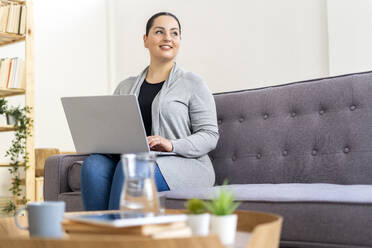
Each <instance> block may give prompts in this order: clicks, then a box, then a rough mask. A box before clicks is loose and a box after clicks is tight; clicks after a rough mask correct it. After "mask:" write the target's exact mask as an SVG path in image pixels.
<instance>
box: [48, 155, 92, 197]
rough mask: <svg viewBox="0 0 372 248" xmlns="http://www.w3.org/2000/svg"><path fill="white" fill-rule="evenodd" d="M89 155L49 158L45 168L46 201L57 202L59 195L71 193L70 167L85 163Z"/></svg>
mask: <svg viewBox="0 0 372 248" xmlns="http://www.w3.org/2000/svg"><path fill="white" fill-rule="evenodd" d="M88 155H89V154H64V155H54V156H50V157H48V158H47V160H46V161H45V166H44V199H45V200H46V201H57V200H58V195H59V194H61V193H64V192H70V191H71V190H70V188H69V186H68V183H67V173H68V169H69V167H70V166H71V165H72V164H73V163H74V162H76V161H83V160H84V159H85V158H87V157H88Z"/></svg>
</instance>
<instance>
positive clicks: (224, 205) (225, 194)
mask: <svg viewBox="0 0 372 248" xmlns="http://www.w3.org/2000/svg"><path fill="white" fill-rule="evenodd" d="M226 183H227V182H226V181H225V182H224V184H223V185H222V188H221V190H220V192H219V193H218V195H217V196H216V197H215V198H212V200H211V201H207V202H205V203H204V205H205V207H206V209H208V211H210V212H211V213H212V214H214V215H230V214H232V213H233V212H234V211H235V209H236V208H237V207H238V206H239V205H240V203H239V202H235V201H234V195H233V193H232V192H231V191H228V190H227V189H226V186H225V185H226Z"/></svg>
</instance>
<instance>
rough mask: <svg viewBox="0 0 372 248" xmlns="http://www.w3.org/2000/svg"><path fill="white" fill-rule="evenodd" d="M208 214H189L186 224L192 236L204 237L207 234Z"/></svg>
mask: <svg viewBox="0 0 372 248" xmlns="http://www.w3.org/2000/svg"><path fill="white" fill-rule="evenodd" d="M209 220H210V214H208V213H205V214H189V215H187V224H188V225H189V227H190V228H191V230H192V234H194V235H200V236H206V235H208V234H209Z"/></svg>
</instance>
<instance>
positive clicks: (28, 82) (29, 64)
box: [0, 0, 35, 201]
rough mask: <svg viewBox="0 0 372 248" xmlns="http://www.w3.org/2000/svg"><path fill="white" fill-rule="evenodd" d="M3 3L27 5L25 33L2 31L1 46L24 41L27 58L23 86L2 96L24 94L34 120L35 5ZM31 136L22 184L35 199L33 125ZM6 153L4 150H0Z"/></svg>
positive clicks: (0, 95) (0, 90) (4, 128)
mask: <svg viewBox="0 0 372 248" xmlns="http://www.w3.org/2000/svg"><path fill="white" fill-rule="evenodd" d="M0 2H1V4H3V5H7V4H19V5H22V6H25V7H26V8H25V10H26V19H25V20H26V30H25V34H24V35H22V34H15V33H7V32H0V48H1V49H3V47H5V46H8V45H10V44H14V43H16V42H24V50H25V58H24V74H23V78H24V79H23V80H24V81H23V84H22V88H18V89H16V88H11V89H10V88H0V98H3V97H12V96H18V95H23V96H24V99H25V105H26V106H29V107H31V111H30V113H29V114H28V117H30V118H31V119H32V120H34V50H33V6H32V0H27V1H17V0H0ZM14 130H15V128H14V127H13V126H9V125H0V132H12V131H14ZM30 131H31V134H32V135H31V136H29V137H28V138H27V140H26V152H27V153H28V156H29V162H28V166H29V167H28V169H27V170H26V171H25V177H24V179H23V180H22V185H24V186H25V196H26V198H27V199H28V200H30V201H34V200H35V148H34V128H33V127H31V130H30ZM9 145H10V144H9ZM0 152H2V153H4V151H0ZM0 167H9V164H8V163H0Z"/></svg>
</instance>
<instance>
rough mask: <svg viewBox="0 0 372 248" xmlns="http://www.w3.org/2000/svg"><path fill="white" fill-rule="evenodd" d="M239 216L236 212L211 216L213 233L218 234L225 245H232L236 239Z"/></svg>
mask: <svg viewBox="0 0 372 248" xmlns="http://www.w3.org/2000/svg"><path fill="white" fill-rule="evenodd" d="M237 222H238V216H237V215H236V214H230V215H223V216H217V215H212V217H211V233H213V234H217V235H218V237H219V238H220V240H221V243H222V244H223V245H232V244H234V241H235V234H236V225H237Z"/></svg>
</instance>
